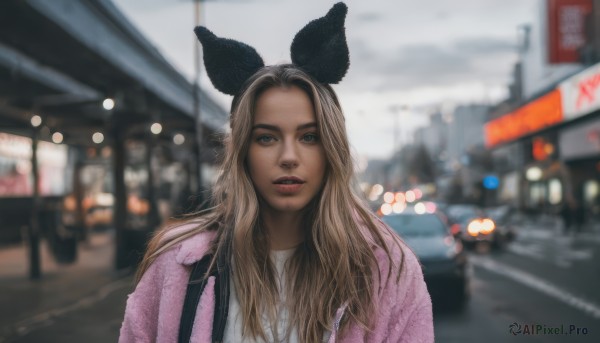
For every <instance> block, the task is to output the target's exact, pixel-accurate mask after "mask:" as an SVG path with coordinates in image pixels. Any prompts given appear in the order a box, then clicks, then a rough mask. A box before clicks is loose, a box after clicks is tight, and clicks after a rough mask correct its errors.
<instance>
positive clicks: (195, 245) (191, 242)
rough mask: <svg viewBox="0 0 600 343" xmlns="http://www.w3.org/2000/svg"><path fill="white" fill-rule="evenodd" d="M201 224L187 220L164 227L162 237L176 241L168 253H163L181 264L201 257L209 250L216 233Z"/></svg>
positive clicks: (190, 262)
mask: <svg viewBox="0 0 600 343" xmlns="http://www.w3.org/2000/svg"><path fill="white" fill-rule="evenodd" d="M201 225H202V224H201V223H200V222H197V221H189V222H184V223H179V224H177V225H174V226H171V227H168V228H166V229H165V230H166V232H165V233H164V235H163V237H162V239H163V240H167V241H170V240H178V242H177V243H176V244H175V245H173V247H172V248H170V249H169V252H170V254H169V253H167V252H165V253H164V255H171V256H172V257H174V261H175V262H177V263H178V264H182V265H191V264H194V263H195V262H197V261H199V260H200V259H202V257H203V256H204V255H206V254H207V253H208V251H209V250H210V248H211V245H212V242H213V240H214V239H215V237H216V234H217V233H216V231H210V230H206V229H204V228H202V227H201ZM158 260H159V258H157V260H156V261H157V262H158Z"/></svg>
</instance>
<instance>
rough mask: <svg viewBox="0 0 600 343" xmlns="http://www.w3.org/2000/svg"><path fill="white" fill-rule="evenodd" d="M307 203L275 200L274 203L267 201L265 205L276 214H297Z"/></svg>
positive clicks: (294, 200) (296, 200) (295, 200)
mask: <svg viewBox="0 0 600 343" xmlns="http://www.w3.org/2000/svg"><path fill="white" fill-rule="evenodd" d="M308 203H309V201H303V200H300V199H286V200H281V199H276V200H275V201H268V200H267V205H268V206H269V207H270V208H271V209H273V210H275V211H278V212H298V211H302V210H303V209H304V208H305V207H306V205H308Z"/></svg>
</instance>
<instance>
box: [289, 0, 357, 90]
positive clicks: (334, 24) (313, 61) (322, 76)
mask: <svg viewBox="0 0 600 343" xmlns="http://www.w3.org/2000/svg"><path fill="white" fill-rule="evenodd" d="M347 12H348V7H346V5H345V4H344V3H343V2H338V3H337V4H335V5H333V7H332V8H331V9H330V10H329V12H327V14H326V15H325V16H324V17H322V18H319V19H315V20H313V21H311V22H310V23H308V24H307V25H306V26H305V27H304V28H302V30H300V31H299V32H298V33H297V34H296V36H295V37H294V40H293V41H292V47H291V54H292V62H293V63H294V64H295V65H297V66H298V67H300V68H302V69H303V70H304V71H305V72H307V73H308V74H310V75H311V76H312V77H314V78H315V79H317V81H319V82H321V83H327V84H332V83H333V84H335V83H338V82H340V81H341V80H342V78H343V77H344V75H346V72H347V71H348V67H350V56H349V55H350V52H349V51H348V44H347V43H346V33H345V31H344V20H345V19H346V13H347Z"/></svg>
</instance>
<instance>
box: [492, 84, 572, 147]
mask: <svg viewBox="0 0 600 343" xmlns="http://www.w3.org/2000/svg"><path fill="white" fill-rule="evenodd" d="M562 120H563V114H562V105H561V96H560V92H559V91H558V89H555V90H553V91H552V92H550V93H548V94H546V95H544V96H542V97H541V98H539V99H537V100H534V101H533V102H531V103H529V104H527V105H525V106H523V107H521V108H519V109H517V110H515V111H514V112H511V113H508V114H505V115H504V116H502V117H500V118H496V119H494V120H492V121H490V122H488V123H487V124H485V128H484V130H485V144H486V146H487V147H493V146H495V145H498V144H501V143H505V142H510V141H513V140H515V139H517V138H519V137H522V136H525V135H527V134H530V133H534V132H537V131H540V130H542V129H544V128H546V127H549V126H552V125H554V124H557V123H560V122H561V121H562Z"/></svg>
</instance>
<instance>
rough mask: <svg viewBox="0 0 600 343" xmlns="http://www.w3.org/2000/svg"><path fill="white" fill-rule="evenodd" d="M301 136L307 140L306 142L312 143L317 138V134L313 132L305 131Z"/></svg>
mask: <svg viewBox="0 0 600 343" xmlns="http://www.w3.org/2000/svg"><path fill="white" fill-rule="evenodd" d="M302 138H304V140H305V141H307V142H309V143H313V142H316V141H318V140H319V136H317V135H316V134H314V133H307V134H305V135H304V137H302Z"/></svg>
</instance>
